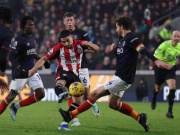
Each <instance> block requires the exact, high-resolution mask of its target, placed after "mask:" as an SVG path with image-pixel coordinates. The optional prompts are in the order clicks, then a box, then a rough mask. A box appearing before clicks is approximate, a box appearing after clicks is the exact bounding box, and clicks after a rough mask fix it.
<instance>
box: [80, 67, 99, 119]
mask: <svg viewBox="0 0 180 135" xmlns="http://www.w3.org/2000/svg"><path fill="white" fill-rule="evenodd" d="M79 78H80V80H81V83H82V84H83V85H84V87H85V94H84V99H85V100H87V99H88V97H89V95H90V79H89V71H88V68H82V69H80V70H79ZM92 109H93V114H94V115H95V116H96V117H98V116H99V115H100V111H99V108H98V106H97V104H96V103H94V104H93V106H92Z"/></svg>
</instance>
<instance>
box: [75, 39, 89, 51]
mask: <svg viewBox="0 0 180 135" xmlns="http://www.w3.org/2000/svg"><path fill="white" fill-rule="evenodd" d="M83 41H85V40H76V43H77V44H80V45H81V47H82V48H83V50H86V49H88V47H87V46H85V45H83V44H82V42H83Z"/></svg>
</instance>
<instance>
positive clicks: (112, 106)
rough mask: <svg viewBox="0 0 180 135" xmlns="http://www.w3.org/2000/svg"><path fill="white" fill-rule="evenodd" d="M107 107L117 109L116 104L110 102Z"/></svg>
mask: <svg viewBox="0 0 180 135" xmlns="http://www.w3.org/2000/svg"><path fill="white" fill-rule="evenodd" d="M108 105H109V108H111V109H113V110H116V109H117V105H116V104H113V103H112V102H109V104H108Z"/></svg>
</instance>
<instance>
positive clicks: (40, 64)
mask: <svg viewBox="0 0 180 135" xmlns="http://www.w3.org/2000/svg"><path fill="white" fill-rule="evenodd" d="M60 45H61V44H58V45H56V46H54V47H53V48H52V49H51V50H50V51H49V52H48V53H46V55H45V56H43V57H42V58H41V59H39V60H38V61H37V62H36V64H35V65H34V67H33V68H32V69H30V70H29V74H28V76H29V77H31V76H32V75H33V74H35V73H36V72H37V70H38V69H40V68H42V67H43V65H44V63H45V62H46V61H47V60H52V59H54V58H55V57H56V55H57V56H59V48H60Z"/></svg>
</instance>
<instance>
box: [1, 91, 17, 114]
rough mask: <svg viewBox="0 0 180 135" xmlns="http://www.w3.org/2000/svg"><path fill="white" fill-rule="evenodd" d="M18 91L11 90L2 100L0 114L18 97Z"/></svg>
mask: <svg viewBox="0 0 180 135" xmlns="http://www.w3.org/2000/svg"><path fill="white" fill-rule="evenodd" d="M17 94H18V93H17V92H16V91H15V90H12V89H11V90H10V92H9V94H8V95H7V96H6V98H5V99H3V100H2V102H1V104H0V115H1V114H2V113H3V112H4V111H5V110H6V108H7V106H8V105H9V104H10V103H11V102H12V101H13V100H14V99H15V98H16V96H17Z"/></svg>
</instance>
